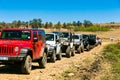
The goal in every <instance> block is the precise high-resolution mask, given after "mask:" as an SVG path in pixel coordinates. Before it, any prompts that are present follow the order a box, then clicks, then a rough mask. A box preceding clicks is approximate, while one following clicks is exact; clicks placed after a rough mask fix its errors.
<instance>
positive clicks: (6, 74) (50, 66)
mask: <svg viewBox="0 0 120 80" xmlns="http://www.w3.org/2000/svg"><path fill="white" fill-rule="evenodd" d="M106 44H109V43H108V42H103V44H102V45H101V46H100V45H99V46H97V47H95V48H93V49H92V50H90V51H84V53H81V54H76V55H75V56H74V57H71V58H66V57H63V58H62V60H60V61H59V60H57V61H56V62H55V63H50V62H49V63H47V65H46V68H45V69H39V67H38V63H33V69H32V71H31V73H30V75H25V74H20V72H19V69H18V68H16V67H15V66H4V65H0V80H56V79H54V78H55V76H57V75H60V74H61V73H62V72H63V71H65V70H67V69H69V68H70V66H71V65H73V64H75V63H81V64H82V63H83V64H84V62H82V61H83V60H84V59H87V58H90V57H95V56H96V55H97V54H99V52H100V51H101V50H102V48H103V46H104V45H106Z"/></svg>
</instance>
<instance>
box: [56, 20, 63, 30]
mask: <svg viewBox="0 0 120 80" xmlns="http://www.w3.org/2000/svg"><path fill="white" fill-rule="evenodd" d="M61 26H62V25H61V22H60V21H58V23H57V24H56V25H55V28H56V29H60V28H61Z"/></svg>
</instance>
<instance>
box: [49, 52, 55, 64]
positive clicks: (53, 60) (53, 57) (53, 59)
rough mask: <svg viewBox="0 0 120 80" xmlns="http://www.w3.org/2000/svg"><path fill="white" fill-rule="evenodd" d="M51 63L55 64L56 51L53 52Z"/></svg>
mask: <svg viewBox="0 0 120 80" xmlns="http://www.w3.org/2000/svg"><path fill="white" fill-rule="evenodd" d="M50 61H51V62H55V61H56V53H55V50H54V51H53V54H52V55H51V56H50Z"/></svg>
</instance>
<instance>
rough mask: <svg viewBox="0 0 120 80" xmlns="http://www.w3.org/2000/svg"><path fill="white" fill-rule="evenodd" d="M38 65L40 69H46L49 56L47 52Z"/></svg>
mask: <svg viewBox="0 0 120 80" xmlns="http://www.w3.org/2000/svg"><path fill="white" fill-rule="evenodd" d="M38 63H39V67H40V68H45V67H46V63H47V54H46V52H44V53H43V57H42V58H41V59H40V60H39V61H38Z"/></svg>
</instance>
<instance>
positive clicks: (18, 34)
mask: <svg viewBox="0 0 120 80" xmlns="http://www.w3.org/2000/svg"><path fill="white" fill-rule="evenodd" d="M1 39H17V40H29V39H30V31H22V30H4V31H3V32H2V35H1Z"/></svg>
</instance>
